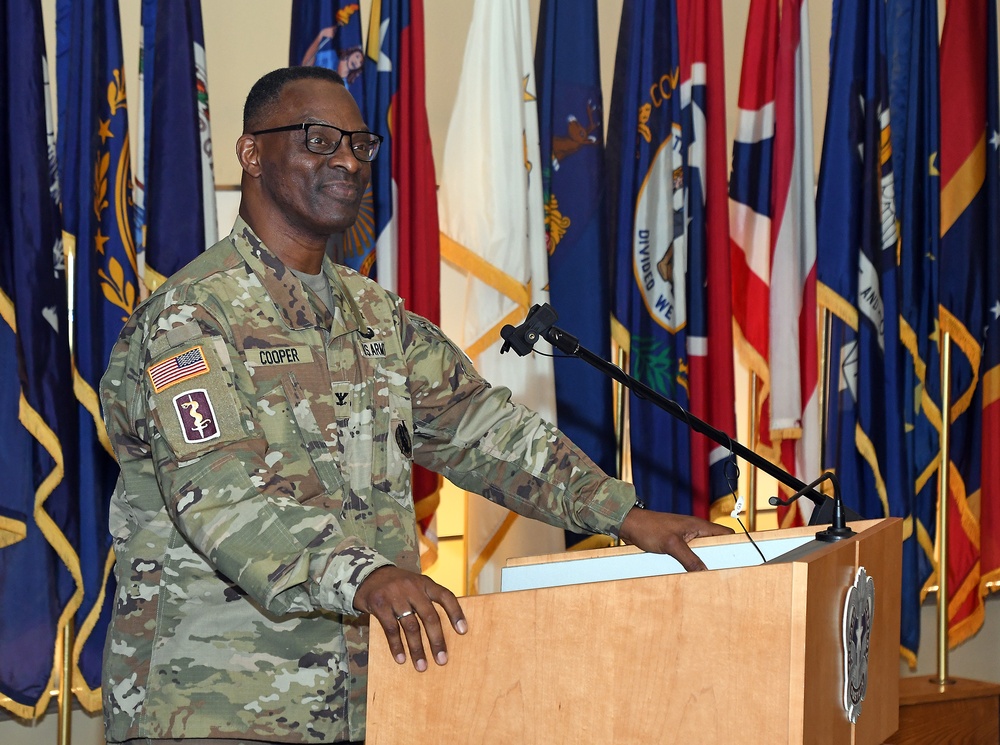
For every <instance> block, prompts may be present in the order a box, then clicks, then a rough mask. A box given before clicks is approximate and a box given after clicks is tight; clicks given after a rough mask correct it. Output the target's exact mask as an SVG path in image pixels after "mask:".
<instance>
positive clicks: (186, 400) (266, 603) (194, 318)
mask: <svg viewBox="0 0 1000 745" xmlns="http://www.w3.org/2000/svg"><path fill="white" fill-rule="evenodd" d="M222 315H223V314H222V313H221V312H216V313H214V314H213V313H212V312H211V310H210V309H209V308H208V307H206V305H205V304H197V303H187V302H182V301H180V300H174V301H171V299H170V296H169V295H168V299H167V300H166V302H164V303H163V304H162V307H160V309H159V310H156V309H155V308H152V307H151V308H147V311H146V312H145V313H144V314H143V317H142V320H140V321H139V322H138V323H136V324H134V325H133V326H132V327H131V328H130V329H127V330H126V333H125V334H124V335H123V337H122V339H121V340H120V341H119V345H118V346H117V347H116V348H115V352H114V353H113V356H112V364H111V366H110V367H109V371H108V374H107V375H106V376H105V379H104V381H103V382H102V386H101V388H102V391H101V393H102V403H103V405H104V411H105V422H106V424H107V428H108V432H109V435H110V437H111V442H112V445H113V447H114V449H115V453H116V456H117V457H118V459H119V463H120V464H121V467H122V473H123V476H124V479H125V485H126V489H127V490H130V491H131V490H133V488H134V490H135V491H137V492H138V491H141V489H142V487H141V485H140V484H141V481H142V476H141V474H142V473H143V472H148V471H149V464H150V462H151V463H152V466H153V472H154V474H155V479H156V482H157V484H158V492H159V497H160V498H161V499H162V501H163V504H164V506H165V509H166V510H167V512H168V513H169V516H170V518H171V519H172V521H173V522H174V524H175V525H176V527H177V529H178V531H179V532H180V533H181V534H183V535H184V537H185V538H186V539H187V541H188V542H189V543H190V544H191V545H192V546H193V547H194V548H195V549H196V550H197V551H198V552H199V553H200V554H201V555H202V556H204V557H205V558H206V559H207V561H208V562H209V563H210V564H211V565H212V567H214V568H215V569H217V570H218V571H219V572H221V573H222V574H223V575H225V576H226V577H227V578H228V579H230V580H231V581H233V582H235V583H236V584H237V585H238V586H239V587H240V588H241V589H243V590H244V591H245V592H246V593H247V594H249V595H250V596H251V597H252V598H253V599H254V600H256V601H257V602H258V603H260V604H261V605H262V606H263V607H265V608H266V609H267V610H268V611H270V612H272V613H275V614H278V615H283V614H286V613H289V612H293V611H309V610H313V609H317V608H323V609H327V610H331V611H334V612H339V613H345V614H351V615H356V614H357V611H356V610H355V609H354V594H355V591H356V589H357V587H358V586H359V585H360V584H361V582H362V581H363V580H364V579H365V578H366V577H367V576H368V575H369V574H370V573H371V572H372V571H374V570H375V569H377V568H378V567H381V566H386V565H389V564H391V563H392V562H390V561H389V560H388V559H386V558H385V557H383V556H381V555H380V554H379V553H378V552H376V551H375V550H374V549H372V548H370V547H368V546H366V545H364V544H363V543H362V542H361V541H360V539H358V538H357V537H354V536H351V535H347V534H345V531H344V530H343V529H342V527H341V525H340V523H339V522H338V519H337V518H338V516H337V515H336V514H334V513H333V512H332V511H331V510H329V509H326V508H323V507H320V506H313V505H308V504H303V503H301V502H300V501H299V500H297V499H296V498H295V497H294V496H292V494H293V489H292V488H291V484H290V482H289V479H291V478H294V475H293V474H291V473H289V472H287V471H286V470H284V469H283V468H282V466H283V465H285V466H287V462H283V458H284V456H285V454H283V453H281V452H276V451H274V450H271V449H269V443H268V442H267V440H266V438H265V437H264V436H263V433H262V432H263V431H262V426H261V423H260V421H259V416H260V415H259V409H258V402H257V401H256V400H255V399H256V396H255V393H254V387H253V384H252V381H251V379H250V377H249V373H248V372H247V370H246V367H245V366H244V365H243V364H242V363H241V362H239V361H238V360H239V357H238V355H237V353H236V350H235V348H234V347H233V346H232V344H231V343H230V341H229V338H230V337H229V334H228V328H227V326H226V324H225V323H224V322H221V321H219V320H217V319H218V318H221V317H222ZM234 360H235V361H236V362H235V364H234ZM292 470H293V471H294V469H292ZM130 482H131V484H130Z"/></svg>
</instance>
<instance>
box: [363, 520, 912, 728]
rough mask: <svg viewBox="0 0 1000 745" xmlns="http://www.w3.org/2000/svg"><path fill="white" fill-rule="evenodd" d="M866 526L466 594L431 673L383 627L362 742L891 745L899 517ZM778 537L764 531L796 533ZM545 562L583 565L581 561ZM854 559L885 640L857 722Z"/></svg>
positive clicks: (374, 648)
mask: <svg viewBox="0 0 1000 745" xmlns="http://www.w3.org/2000/svg"><path fill="white" fill-rule="evenodd" d="M855 529H856V530H859V533H860V535H859V536H856V537H854V538H852V539H849V540H847V541H841V542H838V543H834V544H823V545H820V546H817V547H816V548H815V550H813V551H812V552H811V553H809V554H808V555H807V556H806V557H805V558H803V559H802V560H796V561H792V562H786V563H773V564H771V563H769V564H766V565H758V566H749V567H740V568H732V569H721V570H715V571H709V572H699V573H693V574H673V575H665V576H653V577H640V578H634V579H621V580H616V581H608V582H593V583H588V584H576V585H569V586H561V587H547V588H541V589H533V590H523V591H518V592H505V593H497V594H492V595H481V596H475V597H469V598H462V599H461V604H462V607H463V609H464V611H465V614H466V617H467V619H468V622H469V633H468V634H466V635H465V636H464V637H461V636H459V635H457V634H455V633H454V632H453V631H452V630H451V629H450V627H449V628H446V634H447V642H448V649H449V662H448V664H447V665H445V666H444V667H438V666H436V665H434V664H433V663H432V664H431V665H430V669H429V670H428V671H427V672H425V673H418V672H416V671H415V670H414V669H413V667H412V665H411V664H410V663H409V662H407V663H406V664H405V665H397V664H396V663H395V661H393V660H392V658H391V655H390V654H389V650H388V644H387V643H386V641H385V636H384V634H383V633H382V631H381V629H380V628H374V629H373V630H372V635H371V639H372V641H371V650H370V659H369V676H370V677H369V690H368V739H367V742H368V743H369V745H377V744H379V743H382V744H383V745H390V744H391V745H397V744H398V743H403V742H406V743H407V744H408V745H410V744H413V745H417V744H419V743H428V744H430V743H433V744H435V745H437V744H438V743H444V742H449V741H450V742H456V743H503V744H504V745H509V744H511V743H518V744H519V745H520V744H522V743H538V744H539V745H541V744H542V743H544V744H546V745H549V744H551V743H579V742H609V743H614V742H618V743H662V742H685V743H728V742H748V743H758V742H759V743H793V742H794V743H798V742H852V741H853V742H857V743H861V744H862V745H863V744H864V743H869V742H870V743H876V742H882V741H883V740H884V739H885V738H886V737H887V736H888V735H890V734H892V733H893V732H894V731H895V730H896V726H897V714H898V708H897V702H898V690H897V686H898V673H897V668H896V665H897V662H896V660H897V658H898V650H899V615H898V608H899V601H898V595H899V593H898V587H899V566H900V557H899V554H900V552H899V546H900V543H901V523H900V521H899V520H884V521H870V522H867V523H861V524H858V525H857V526H855ZM806 530H809V531H811V532H815V528H812V529H806ZM771 533H772V534H773V535H769V534H768V533H758V534H755V539H756V540H759V541H766V540H768V539H769V538H771V539H773V538H774V537H776V536H778V535H781V536H787V535H790V534H791V533H792V531H772V532H771ZM880 536H881V537H880ZM876 539H877V540H876ZM734 540H736V541H738V540H742V541H746V537H745V536H726V537H723V538H712V539H703V540H701V541H698V542H696V544H698V545H704V546H711V545H712V544H715V545H721V544H724V543H725V542H728V541H734ZM869 541H873V543H872V544H871V551H870V552H868V543H869ZM860 546H863V547H864V548H865V551H861V548H860ZM886 547H888V549H887V548H886ZM609 551H611V552H621V551H626V552H627V551H635V549H631V548H624V549H610V550H609ZM866 552H867V553H866ZM548 558H549V559H550V560H565V561H567V562H569V563H568V564H567V568H568V569H569V570H570V571H572V561H573V560H574V557H573V555H572V554H570V555H569V557H568V558H566V556H565V555H560V556H558V557H548ZM859 558H865V560H866V561H868V562H869V563H866V564H865V566H866V570H867V571H868V573H869V575H871V576H872V577H875V583H876V603H877V606H876V616H875V622H874V629H875V632H876V634H875V635H873V638H872V649H871V658H870V659H871V660H872V663H870V668H869V670H870V675H871V676H872V677H870V679H869V687H868V697H867V698H866V700H865V702H864V705H863V708H862V714H861V718H860V719H859V721H858V724H857V725H853V726H852V725H851V723H850V721H849V720H848V718H847V715H846V713H845V712H844V708H843V705H842V699H843V693H842V689H843V679H844V673H843V642H842V627H841V623H842V614H843V605H844V598H845V596H846V592H847V588H848V587H849V586H850V585H851V584H852V583H853V581H854V575H855V571H856V567H857V561H858V560H859ZM883 602H884V604H885V607H883V606H882V603H883ZM893 608H894V609H895V611H893ZM893 613H894V615H895V620H893V618H892V616H893ZM883 624H884V626H885V628H884V629H883V628H882V625H883ZM889 641H891V644H890V643H888V642H889ZM876 658H877V660H878V662H877V664H876V663H875V660H876ZM890 667H891V672H892V674H891V676H889V678H888V679H887V680H886V681H883V680H881V678H880V679H879V680H877V681H876V680H875V678H874V671H876V670H878V671H879V673H878V674H879V675H882V674H883V673H882V671H883V670H885V669H889V668H890ZM869 720H871V723H870V724H869ZM852 738H853V740H852Z"/></svg>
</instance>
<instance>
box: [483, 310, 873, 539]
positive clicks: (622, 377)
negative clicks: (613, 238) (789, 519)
mask: <svg viewBox="0 0 1000 745" xmlns="http://www.w3.org/2000/svg"><path fill="white" fill-rule="evenodd" d="M558 320H559V316H558V314H557V313H556V312H555V310H554V309H553V308H552V306H551V305H549V304H548V303H544V304H542V305H533V306H531V310H529V311H528V315H527V316H526V317H525V319H524V321H523V322H522V323H521V324H520V325H518V326H511V325H510V324H507V325H505V326H504V327H503V328H502V329H501V330H500V336H501V337H502V338H503V340H504V343H503V345H502V346H501V347H500V353H501V354H503V353H505V352H507V351H508V350H511V349H513V350H514V351H515V352H516V353H517V354H518V355H520V356H521V357H525V356H527V355H528V354H530V353H531V351H532V349H533V347H534V345H535V342H536V341H538V340H539V339H545V340H546V341H547V342H549V344H551V345H552V346H553V348H555V349H558V350H559V351H560V352H564V353H565V354H568V355H570V356H573V357H578V358H580V359H581V360H583V361H584V362H587V363H588V364H590V365H592V366H593V367H595V368H597V369H598V370H600V371H601V372H602V373H604V374H605V375H607V376H608V377H609V378H611V379H612V380H616V381H618V382H619V383H621V384H622V385H623V386H625V387H626V388H628V389H629V390H630V391H631V392H632V393H633V394H635V395H636V396H638V397H639V398H641V399H644V400H646V401H649V402H650V403H653V404H655V405H656V406H658V407H660V408H661V409H663V410H664V411H666V412H667V413H668V414H670V415H671V416H673V417H675V418H676V419H679V420H681V421H682V422H684V423H685V424H686V425H687V426H688V427H690V428H691V429H692V430H694V431H695V432H698V433H699V434H702V435H704V436H705V437H707V438H708V439H710V440H712V441H713V442H715V443H717V444H719V445H722V446H723V447H725V448H726V449H727V450H729V451H730V452H732V453H733V454H734V455H737V456H739V457H740V458H742V459H743V460H745V461H746V462H747V463H750V464H752V465H754V466H756V467H757V468H759V469H760V470H762V471H763V472H764V473H766V474H768V475H769V476H772V477H773V478H774V479H776V480H777V481H778V482H779V483H782V484H784V485H785V486H788V487H790V488H792V489H797V490H798V492H797V493H796V494H795V495H794V496H793V497H792V498H791V499H789V500H788V501H781V500H778V498H777V497H772V498H771V500H770V501H771V504H791V503H792V502H793V501H794V500H795V499H798V498H799V497H800V496H806V497H808V498H809V499H811V500H812V501H813V502H814V503H815V504H816V505H817V506H820V505H824V504H827V503H828V502H829V500H828V499H826V498H824V497H823V496H822V495H820V494H818V493H816V492H814V491H813V487H814V486H816V485H817V484H819V483H821V482H823V481H826V480H830V481H831V482H832V483H833V484H834V493H835V495H836V496H835V499H834V514H833V524H832V525H831V527H830V528H829V529H827V530H824V531H821V532H819V533H817V534H816V538H817V540H822V541H839V540H842V539H843V538H848V537H850V536H852V535H854V531H853V530H851V529H850V528H848V527H847V524H846V520H847V517H846V515H850V516H851V519H860V516H859V515H857V513H854V512H851V511H850V510H848V509H846V508H845V507H844V503H843V502H842V501H841V499H840V485H839V483H838V482H837V481H836V476H835V475H834V474H832V473H825V474H823V476H821V477H820V478H819V479H817V480H816V481H814V482H813V483H812V484H808V485H807V484H804V483H803V482H802V481H800V480H799V479H797V478H796V477H795V476H793V475H792V474H790V473H789V472H788V471H786V470H784V469H783V468H781V467H780V466H776V465H775V464H773V463H771V461H769V460H767V459H766V458H764V457H763V456H761V455H758V454H757V453H755V452H754V451H752V450H751V449H749V448H748V447H746V446H745V445H742V444H741V443H739V442H738V441H736V440H734V439H733V438H732V437H730V436H729V435H728V434H727V433H725V432H723V431H722V430H719V429H716V428H715V427H713V426H712V425H710V424H709V423H708V422H706V421H703V420H701V419H699V418H698V417H696V416H695V415H694V414H692V413H691V412H690V411H688V410H687V409H685V408H684V407H682V406H681V405H680V404H678V403H677V402H675V401H672V400H670V399H669V398H667V397H666V396H664V395H662V394H661V393H659V392H657V391H656V390H654V389H652V388H650V387H649V386H648V385H646V384H645V383H643V382H642V381H640V380H637V379H636V378H634V377H632V376H631V375H629V374H628V373H626V372H625V371H624V370H622V369H621V368H619V367H617V366H616V365H613V364H611V363H610V362H608V361H607V360H605V359H604V358H603V357H601V356H599V355H597V354H594V353H593V352H591V351H590V350H589V349H587V348H586V347H584V346H582V345H581V344H580V341H579V340H578V339H577V338H576V337H575V336H573V335H571V334H568V333H566V332H565V331H563V330H562V329H560V328H558V327H557V326H556V325H555V323H556V321H558ZM820 512H821V510H820V509H817V510H814V512H813V517H814V518H816V517H817V515H818V514H819V513H820Z"/></svg>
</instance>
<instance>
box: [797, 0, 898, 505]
mask: <svg viewBox="0 0 1000 745" xmlns="http://www.w3.org/2000/svg"><path fill="white" fill-rule="evenodd" d="M834 10H835V12H834V17H833V38H832V45H831V49H832V59H831V74H830V92H829V103H828V106H827V120H826V133H825V135H824V137H823V157H822V163H821V166H820V176H819V189H818V194H817V210H816V213H817V225H818V229H817V244H818V245H817V276H818V281H819V284H820V286H819V291H818V296H819V302H820V305H821V307H823V308H824V309H825V310H826V311H827V312H828V313H829V314H830V316H831V327H832V330H831V334H830V339H829V342H828V346H829V350H830V352H829V360H830V362H829V368H828V372H827V376H828V378H827V386H826V390H827V391H828V394H827V416H826V436H825V443H826V448H825V452H824V456H823V465H824V467H826V468H830V469H833V470H834V471H836V473H837V475H838V477H839V479H840V485H841V490H842V492H843V497H844V500H845V502H846V503H847V504H848V505H849V506H850V507H851V508H853V509H854V510H856V511H857V512H859V513H860V514H861V515H863V516H864V517H868V518H877V517H886V516H889V515H893V516H896V517H905V516H906V515H907V514H909V504H908V500H907V499H906V496H905V495H906V494H907V490H908V488H909V485H908V484H907V483H906V458H905V453H904V450H903V448H901V447H900V443H902V442H903V441H904V431H903V428H904V425H903V421H904V418H903V411H902V401H903V390H902V387H903V380H904V378H903V375H902V356H903V355H902V349H901V346H900V330H899V289H898V281H899V268H898V262H897V232H896V216H895V207H894V203H893V171H892V166H893V160H892V144H891V143H892V135H891V129H890V126H889V125H890V110H889V87H888V70H887V58H886V35H887V30H886V19H885V4H884V2H882V0H868V1H866V2H862V3H837V4H836V5H835V6H834Z"/></svg>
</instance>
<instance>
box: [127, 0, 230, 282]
mask: <svg viewBox="0 0 1000 745" xmlns="http://www.w3.org/2000/svg"><path fill="white" fill-rule="evenodd" d="M204 36H205V35H204V33H203V31H202V24H201V2H200V0H143V3H142V46H141V48H140V50H139V91H140V100H141V104H142V105H141V107H140V108H141V109H142V118H141V119H140V120H139V122H140V126H139V154H140V157H139V159H138V172H137V174H136V182H135V224H136V225H135V227H136V243H137V245H138V246H139V259H140V265H141V266H142V278H143V281H144V282H145V284H146V286H147V287H148V288H149V289H150V291H152V290H155V289H156V288H157V287H159V286H160V285H161V284H163V281H164V280H165V279H166V278H167V277H169V276H170V275H171V274H173V273H174V272H175V271H177V270H178V269H180V268H181V267H182V266H184V265H185V264H187V263H188V262H189V261H191V260H192V259H193V258H195V257H196V256H197V255H198V254H200V253H201V252H202V251H204V250H205V249H206V248H208V247H209V246H211V245H212V244H214V243H215V242H216V241H217V240H218V239H219V228H218V219H217V217H216V210H215V178H214V176H213V173H212V130H211V124H210V122H209V118H208V75H207V72H206V65H205V38H204Z"/></svg>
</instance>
